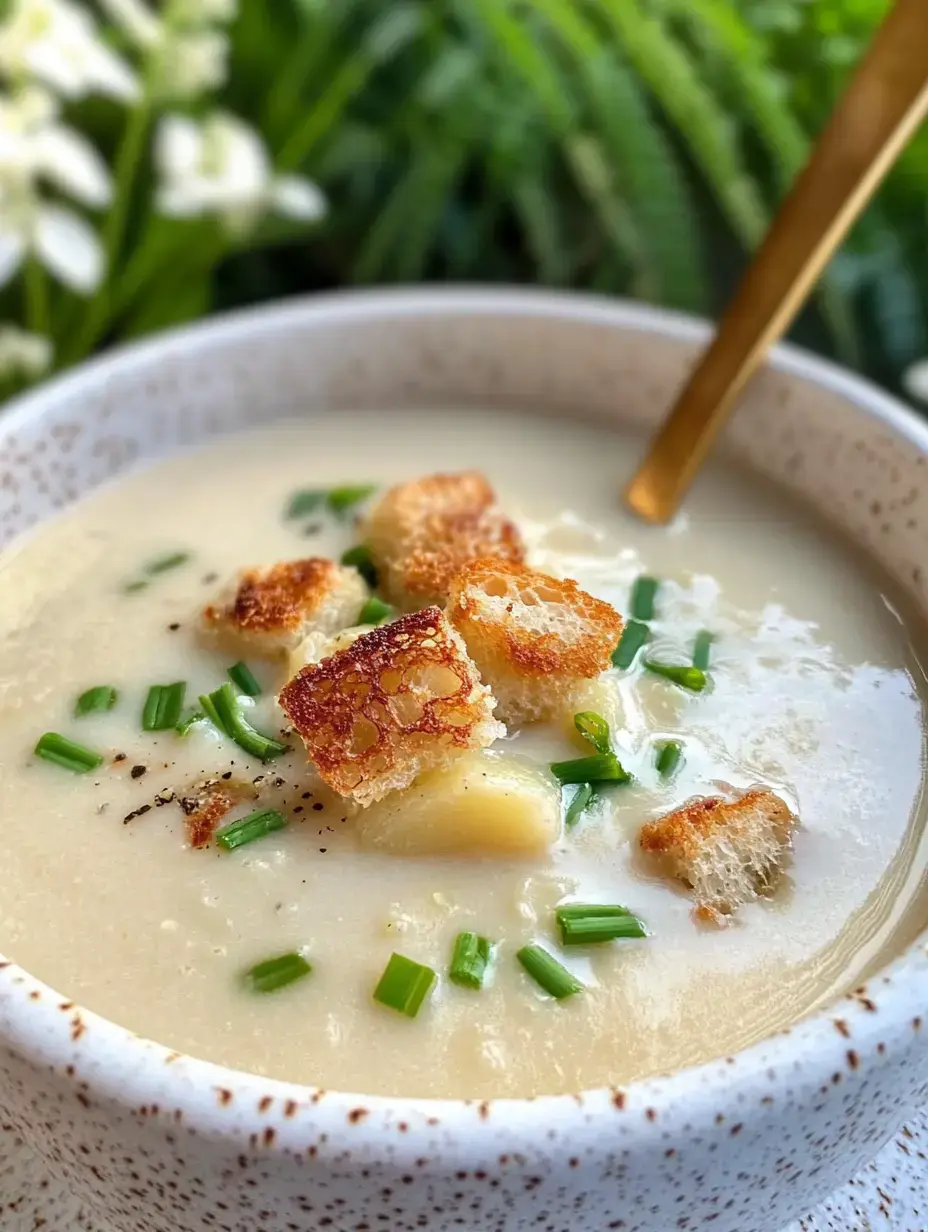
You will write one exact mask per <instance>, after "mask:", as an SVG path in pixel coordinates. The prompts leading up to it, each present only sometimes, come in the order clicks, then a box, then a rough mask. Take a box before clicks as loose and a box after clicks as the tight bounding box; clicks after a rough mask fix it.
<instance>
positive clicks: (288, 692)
mask: <svg viewBox="0 0 928 1232" xmlns="http://www.w3.org/2000/svg"><path fill="white" fill-rule="evenodd" d="M278 700H279V701H280V704H281V706H282V707H283V709H284V712H285V713H286V715H287V717H288V718H289V719H290V722H291V723H292V724H293V726H294V727H295V728H296V730H297V731H298V732H299V734H300V736H301V737H302V739H303V742H304V744H305V745H306V751H307V753H308V754H309V757H310V760H311V761H312V762H314V763H315V765H316V768H317V769H318V771H319V774H320V776H321V777H322V778H323V779H324V780H325V782H326V783H328V784H329V786H330V787H332V788H333V789H334V790H335V791H337V792H338V793H339V794H340V795H343V796H351V797H353V798H354V799H355V800H356V801H357V802H358V803H359V804H361V805H365V806H366V805H368V804H371V803H372V802H373V801H374V800H380V799H382V798H383V797H384V796H385V795H386V794H387V793H388V792H390V791H395V790H397V788H402V787H408V786H409V784H410V783H411V782H412V781H413V780H414V779H415V778H416V777H417V775H419V774H421V773H422V771H424V770H432V769H434V768H435V767H436V766H440V765H443V764H445V763H446V762H448V761H450V760H451V759H452V758H454V757H455V756H457V755H459V754H460V753H462V752H463V751H464V750H466V749H473V748H483V747H485V746H486V745H488V744H491V743H492V742H493V741H494V740H495V739H497V737H498V736H502V735H504V734H505V731H506V729H505V728H504V727H503V725H502V724H501V723H497V722H496V721H495V720H494V718H493V697H492V694H491V693H490V690H489V689H488V688H486V686H485V685H483V684H481V682H480V677H479V676H478V674H477V669H476V668H475V667H474V664H473V663H472V662H471V661H470V659H469V658H468V657H467V651H466V649H465V647H464V643H463V642H462V641H461V639H460V638H459V637H458V635H457V634H456V633H455V631H454V630H453V629H452V628H451V626H450V625H449V624H448V621H447V620H446V619H445V617H444V616H443V615H442V613H441V611H440V610H439V609H438V608H437V607H430V608H425V609H424V610H423V611H421V612H414V613H412V614H411V615H409V616H402V617H401V618H400V619H399V620H395V621H393V623H392V624H388V625H382V626H381V627H380V628H379V629H374V630H373V631H372V632H371V633H366V634H364V635H363V636H361V637H359V638H358V639H357V640H356V641H355V642H353V643H352V644H351V645H350V646H349V647H347V648H346V649H345V650H341V651H339V652H338V653H337V654H334V655H332V656H331V657H330V658H328V659H323V661H322V662H321V663H318V664H315V665H310V666H308V667H304V668H303V670H302V671H301V672H300V673H299V674H298V675H297V676H295V677H294V678H293V680H291V681H290V682H289V684H287V685H286V687H285V688H284V689H283V691H282V692H281V694H280V697H279V699H278Z"/></svg>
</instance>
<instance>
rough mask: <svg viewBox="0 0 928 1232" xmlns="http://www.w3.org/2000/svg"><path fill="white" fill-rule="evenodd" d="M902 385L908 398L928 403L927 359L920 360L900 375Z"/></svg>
mask: <svg viewBox="0 0 928 1232" xmlns="http://www.w3.org/2000/svg"><path fill="white" fill-rule="evenodd" d="M902 385H903V388H904V389H905V391H906V393H907V394H908V395H909V397H910V398H914V399H915V400H916V402H925V403H928V359H920V360H919V361H918V362H917V363H915V364H912V366H911V367H910V368H908V369H907V370H906V371H905V372H904V373H903V374H902Z"/></svg>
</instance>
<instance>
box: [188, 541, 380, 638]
mask: <svg viewBox="0 0 928 1232" xmlns="http://www.w3.org/2000/svg"><path fill="white" fill-rule="evenodd" d="M366 594H367V590H366V588H365V585H364V582H363V580H362V578H361V577H360V575H359V574H358V572H357V570H355V569H349V568H346V567H344V566H342V565H338V564H336V563H335V561H333V560H327V559H325V558H324V557H320V556H312V557H309V558H307V559H305V560H287V561H280V562H278V563H277V564H275V565H271V566H269V567H267V568H254V569H245V570H243V571H242V572H241V573H240V574H239V577H238V580H237V583H236V586H235V590H234V592H233V593H232V594H231V595H230V597H229V598H228V599H227V600H226V601H225V602H224V603H221V604H220V605H219V606H216V605H214V604H210V605H209V606H208V607H207V608H206V609H205V610H204V612H203V621H204V624H205V626H206V627H207V629H209V630H212V631H214V632H216V633H219V634H223V635H226V636H228V637H232V638H237V639H239V640H244V641H246V642H248V643H249V644H250V645H251V646H253V647H254V648H257V649H263V650H264V651H265V652H273V651H277V650H286V649H289V648H292V647H293V646H295V645H297V644H298V643H299V642H300V641H302V639H303V638H304V637H306V635H307V634H308V633H310V632H314V631H318V632H321V633H334V632H335V631H336V630H337V629H339V628H342V627H343V626H344V625H346V624H352V623H353V622H354V620H355V619H357V614H358V610H359V609H360V606H361V604H362V603H363V602H364V597H365V595H366Z"/></svg>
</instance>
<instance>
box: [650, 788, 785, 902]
mask: <svg viewBox="0 0 928 1232" xmlns="http://www.w3.org/2000/svg"><path fill="white" fill-rule="evenodd" d="M796 824H797V819H796V818H795V817H794V816H793V814H792V813H791V812H790V809H789V808H788V806H787V805H786V804H784V802H783V801H782V800H781V799H780V797H779V796H777V795H774V793H773V792H772V791H762V790H754V791H748V792H745V794H744V795H742V796H740V797H739V798H738V799H736V800H724V799H722V798H721V797H720V796H708V797H707V798H705V799H702V800H693V801H691V802H690V803H689V804H685V805H684V806H683V807H682V808H679V809H676V810H675V811H674V812H673V813H668V814H667V815H666V817H660V818H658V819H657V820H656V821H651V822H648V824H647V825H645V826H643V827H642V828H641V832H640V833H639V836H638V842H639V844H640V846H641V849H642V851H643V852H645V854H646V855H647V856H648V857H650V858H651V859H653V860H654V861H655V862H656V865H657V867H658V868H659V869H660V871H661V872H663V873H664V874H665V875H667V876H669V877H674V878H676V879H677V880H678V881H682V882H683V884H684V885H685V886H687V887H688V888H689V889H690V890H691V891H692V895H693V900H694V902H695V904H696V908H697V914H698V915H699V916H700V917H701V918H704V919H712V918H714V917H716V916H717V915H731V914H732V913H733V912H734V911H736V910H737V909H738V908H739V907H740V906H742V905H743V904H744V903H747V902H750V901H751V900H752V899H754V898H756V897H757V895H758V894H759V893H761V892H762V891H764V890H765V889H767V888H768V887H769V886H770V885H772V883H773V882H774V880H775V878H776V875H777V874H778V872H779V871H780V870H781V868H782V865H783V861H784V858H785V856H786V854H787V852H788V850H789V846H790V841H791V838H792V832H793V829H794V828H795V826H796Z"/></svg>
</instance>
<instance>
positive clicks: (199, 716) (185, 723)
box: [174, 710, 206, 736]
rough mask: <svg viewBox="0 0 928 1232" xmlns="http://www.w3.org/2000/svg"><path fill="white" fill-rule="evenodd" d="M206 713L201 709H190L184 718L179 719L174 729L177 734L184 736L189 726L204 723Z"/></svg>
mask: <svg viewBox="0 0 928 1232" xmlns="http://www.w3.org/2000/svg"><path fill="white" fill-rule="evenodd" d="M205 722H206V715H205V713H204V712H203V711H202V710H192V711H191V712H190V714H188V715H187V717H186V718H184V719H181V721H180V722H179V723H178V724H177V726H176V727H175V728H174V730H175V731H176V732H177V734H178V736H186V735H187V733H188V732H189V731H190V729H191V727H195V726H196V725H197V723H205Z"/></svg>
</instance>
